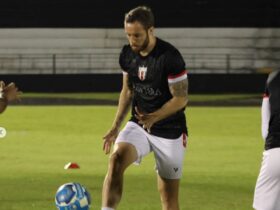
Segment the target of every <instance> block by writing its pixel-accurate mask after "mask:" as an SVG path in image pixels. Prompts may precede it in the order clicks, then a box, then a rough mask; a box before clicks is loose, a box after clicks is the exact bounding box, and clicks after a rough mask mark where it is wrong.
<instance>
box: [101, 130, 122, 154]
mask: <svg viewBox="0 0 280 210" xmlns="http://www.w3.org/2000/svg"><path fill="white" fill-rule="evenodd" d="M118 134H119V130H118V129H116V128H115V129H111V130H109V131H108V132H107V133H106V135H105V136H104V137H103V141H104V142H103V151H104V152H105V154H106V155H107V154H109V153H110V150H111V146H112V144H114V142H115V141H116V138H117V136H118Z"/></svg>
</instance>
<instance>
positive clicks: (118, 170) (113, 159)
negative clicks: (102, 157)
mask: <svg viewBox="0 0 280 210" xmlns="http://www.w3.org/2000/svg"><path fill="white" fill-rule="evenodd" d="M123 159H124V158H123V157H122V155H121V154H119V153H118V152H113V153H112V154H111V156H110V160H109V164H110V166H109V168H110V169H111V170H110V171H111V174H112V176H119V175H120V174H122V172H123V170H124V166H123V163H124V161H123Z"/></svg>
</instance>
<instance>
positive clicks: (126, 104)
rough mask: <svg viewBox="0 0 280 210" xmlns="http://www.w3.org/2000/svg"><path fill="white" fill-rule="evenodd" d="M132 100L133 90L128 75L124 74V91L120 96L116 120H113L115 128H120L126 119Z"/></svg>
mask: <svg viewBox="0 0 280 210" xmlns="http://www.w3.org/2000/svg"><path fill="white" fill-rule="evenodd" d="M131 100H132V90H131V89H130V87H129V84H128V75H127V74H123V86H122V91H121V93H120V97H119V105H118V110H117V113H116V116H115V120H114V122H113V125H112V128H113V129H118V130H119V129H120V127H121V124H122V122H123V121H124V119H125V117H126V115H127V113H128V111H129V109H130V104H131Z"/></svg>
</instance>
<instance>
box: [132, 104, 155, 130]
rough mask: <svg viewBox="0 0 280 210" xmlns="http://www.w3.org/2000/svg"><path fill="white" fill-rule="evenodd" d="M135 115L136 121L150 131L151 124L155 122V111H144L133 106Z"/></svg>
mask: <svg viewBox="0 0 280 210" xmlns="http://www.w3.org/2000/svg"><path fill="white" fill-rule="evenodd" d="M135 112H136V114H135V117H136V119H137V120H138V123H139V124H140V125H142V126H143V128H144V129H145V130H147V131H148V132H149V133H151V128H152V126H153V125H154V124H155V123H156V122H157V116H156V114H155V113H144V112H141V111H139V109H138V107H137V106H136V107H135Z"/></svg>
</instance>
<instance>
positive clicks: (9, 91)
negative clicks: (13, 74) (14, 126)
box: [0, 81, 21, 113]
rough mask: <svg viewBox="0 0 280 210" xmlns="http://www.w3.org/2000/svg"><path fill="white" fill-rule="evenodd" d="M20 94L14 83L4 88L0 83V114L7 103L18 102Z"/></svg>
mask: <svg viewBox="0 0 280 210" xmlns="http://www.w3.org/2000/svg"><path fill="white" fill-rule="evenodd" d="M20 94H21V92H19V91H18V88H17V87H16V85H15V83H13V82H12V83H10V84H8V85H7V86H5V83H4V82H3V81H0V113H2V112H4V111H5V109H6V108H7V106H8V103H9V102H11V101H15V100H19V99H20Z"/></svg>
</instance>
